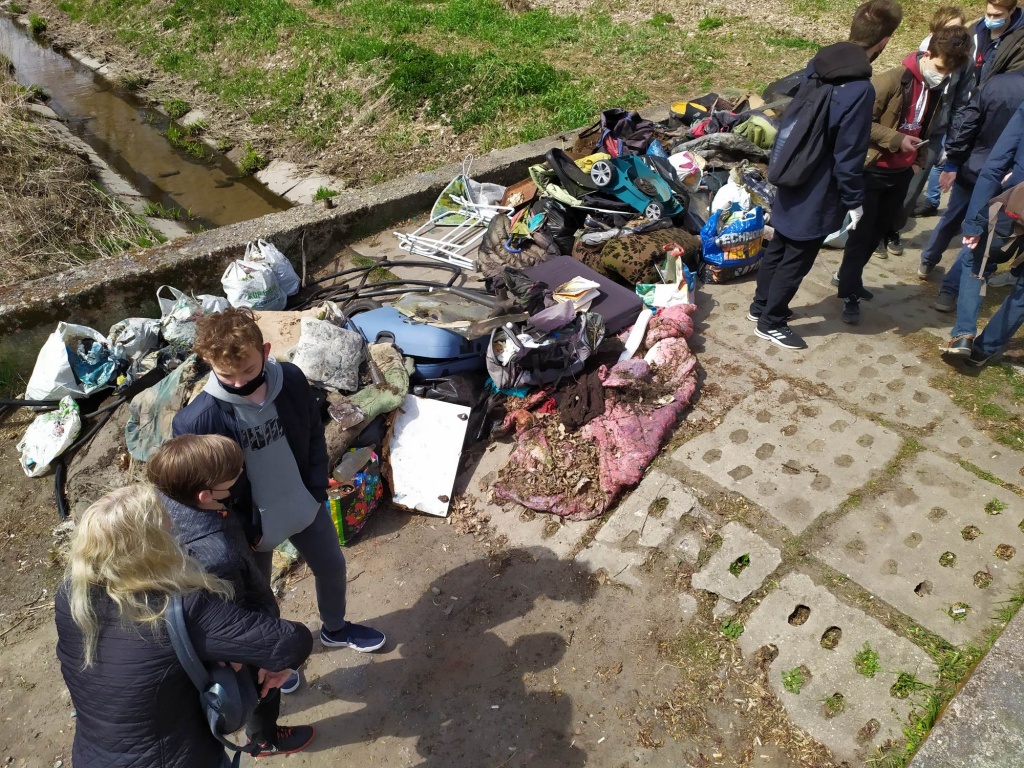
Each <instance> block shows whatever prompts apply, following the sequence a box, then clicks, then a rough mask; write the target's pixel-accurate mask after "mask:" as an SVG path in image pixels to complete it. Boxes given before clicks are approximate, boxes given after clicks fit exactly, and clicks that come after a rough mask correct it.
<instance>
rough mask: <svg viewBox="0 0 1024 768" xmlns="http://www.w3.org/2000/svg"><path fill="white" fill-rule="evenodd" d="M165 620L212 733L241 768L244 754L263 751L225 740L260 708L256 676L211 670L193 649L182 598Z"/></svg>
mask: <svg viewBox="0 0 1024 768" xmlns="http://www.w3.org/2000/svg"><path fill="white" fill-rule="evenodd" d="M165 620H166V622H167V635H168V637H169V638H170V641H171V647H172V648H174V653H175V655H176V656H177V657H178V661H180V662H181V666H182V667H184V668H185V672H186V673H188V676H189V678H190V679H191V680H192V684H193V685H195V687H196V690H197V691H198V692H199V703H200V706H202V708H203V715H204V716H205V718H206V722H207V723H208V724H209V726H210V732H211V733H212V734H213V735H214V736H215V737H216V739H217V741H219V742H220V743H221V744H223V745H224V746H225V747H227V748H228V749H230V750H232V751H233V752H234V753H235V757H234V759H233V760H232V761H231V765H232V768H238V766H239V763H240V762H241V759H242V753H243V752H245V753H246V754H247V755H255V754H256V753H257V752H258V751H259V747H256V746H254V747H252V748H248V747H242V746H239V745H238V744H235V743H233V742H231V741H229V740H228V739H227V738H226V736H225V734H229V733H234V732H235V731H237V730H238V729H239V728H241V727H242V726H244V725H245V723H246V721H247V720H248V719H249V717H250V716H251V715H252V713H253V712H254V711H255V710H256V705H257V704H259V700H260V698H259V692H258V691H257V690H256V683H255V681H254V680H253V676H252V672H251V671H250V670H249V669H248V668H246V667H243V668H242V669H241V670H239V671H237V672H236V671H235V670H234V669H233V668H232V667H230V666H223V667H207V666H206V665H205V664H204V663H203V661H202V659H200V658H199V655H198V654H197V653H196V649H195V646H194V645H192V639H191V638H190V637H189V634H188V627H187V626H185V612H184V608H183V606H182V601H181V595H171V597H170V598H168V600H167V612H166V614H165Z"/></svg>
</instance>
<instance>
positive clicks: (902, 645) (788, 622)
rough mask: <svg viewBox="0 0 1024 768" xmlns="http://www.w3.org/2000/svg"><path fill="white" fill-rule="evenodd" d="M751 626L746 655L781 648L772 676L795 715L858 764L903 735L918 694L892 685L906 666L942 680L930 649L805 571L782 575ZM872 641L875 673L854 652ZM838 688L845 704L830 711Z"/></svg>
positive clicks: (743, 639)
mask: <svg viewBox="0 0 1024 768" xmlns="http://www.w3.org/2000/svg"><path fill="white" fill-rule="evenodd" d="M745 626H746V631H745V632H744V633H743V635H741V636H740V638H739V644H740V648H741V649H742V650H743V653H744V655H746V656H747V657H750V656H751V655H753V654H754V653H755V652H756V651H757V649H758V648H760V647H762V646H765V645H773V646H775V647H776V648H777V649H778V656H777V657H776V658H775V659H774V661H772V663H771V667H770V669H769V672H768V680H769V682H770V684H771V687H772V690H773V691H774V692H775V695H776V696H777V697H778V698H779V701H781V702H782V704H783V706H784V707H785V708H786V712H787V713H788V714H789V716H790V717H791V718H792V719H793V721H794V722H795V723H796V724H797V725H799V726H800V727H801V728H803V729H804V730H806V731H807V732H808V733H809V734H810V735H811V736H813V737H814V738H815V739H817V740H818V741H820V742H821V743H822V744H824V745H825V746H827V747H828V748H829V749H831V750H832V752H833V754H834V755H835V756H836V758H837V759H838V760H847V761H850V764H851V765H853V764H856V765H860V764H862V763H863V761H864V759H865V758H866V757H868V756H869V755H871V754H872V753H874V751H875V749H876V748H877V747H879V746H881V745H882V744H883V743H885V742H886V741H887V740H889V739H894V740H897V741H898V740H900V739H901V738H902V728H903V725H904V722H905V721H906V718H907V716H908V714H909V712H910V709H911V704H912V702H911V701H910V700H909V699H899V698H896V697H894V696H892V695H891V693H890V689H891V688H892V685H893V683H895V682H896V680H897V678H898V676H899V674H900V673H901V672H905V673H908V674H912V675H914V677H916V678H917V679H918V680H920V681H922V682H926V683H934V682H935V665H934V664H933V663H932V661H931V659H930V658H929V657H928V655H927V654H926V653H925V652H924V651H922V650H921V649H920V648H918V647H917V646H916V645H914V644H913V643H911V642H910V641H909V640H906V639H905V638H902V637H900V636H898V635H896V634H895V633H893V632H891V631H889V630H888V629H886V628H885V627H884V626H883V625H882V624H880V623H879V622H878V621H876V620H875V619H873V618H871V617H870V616H868V615H867V614H865V613H864V612H863V611H860V610H857V609H856V608H852V607H850V606H848V605H846V604H845V603H841V602H840V601H839V600H838V599H836V598H835V597H834V596H833V595H832V594H831V593H830V592H829V591H828V590H826V589H824V588H823V587H819V586H816V585H815V584H814V582H812V581H811V580H810V579H809V578H808V577H807V576H805V575H803V574H800V573H793V574H790V575H789V576H787V577H786V578H785V579H783V580H782V582H781V583H780V584H779V588H778V589H776V590H775V591H773V592H771V593H770V594H769V595H768V596H767V597H765V599H764V600H763V601H762V602H761V605H759V606H758V607H757V608H756V609H755V610H754V612H753V613H752V614H751V616H750V618H749V619H748V620H747V622H746V625H745ZM865 643H867V644H869V645H870V647H871V650H873V651H875V652H876V653H877V654H878V666H879V670H878V671H877V672H876V673H875V675H874V677H872V678H868V677H865V676H864V675H862V674H860V673H858V672H857V670H856V668H855V667H854V655H855V654H856V653H857V652H858V651H861V650H863V649H864V647H865ZM800 667H803V668H804V670H805V672H804V675H805V682H804V684H803V686H802V687H801V688H800V692H799V693H793V692H791V691H789V690H786V688H785V687H784V686H783V684H782V675H783V673H784V672H789V671H791V670H794V669H797V668H800ZM807 673H809V674H807ZM837 693H838V694H841V695H842V697H843V705H844V708H843V710H842V711H841V712H838V713H835V714H834V715H833V716H832V717H828V716H827V715H826V705H825V702H824V700H825V699H826V698H827V697H831V696H833V695H834V694H837Z"/></svg>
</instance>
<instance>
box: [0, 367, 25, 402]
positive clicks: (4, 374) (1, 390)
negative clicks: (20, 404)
mask: <svg viewBox="0 0 1024 768" xmlns="http://www.w3.org/2000/svg"><path fill="white" fill-rule="evenodd" d="M27 383H28V382H26V381H25V379H24V378H23V377H22V376H21V375H20V374H19V373H18V370H17V368H15V366H14V364H13V363H11V362H10V361H9V360H8V359H7V358H5V357H0V397H17V396H18V395H20V394H21V393H22V392H24V390H25V385H26V384H27Z"/></svg>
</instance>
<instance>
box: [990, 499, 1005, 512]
mask: <svg viewBox="0 0 1024 768" xmlns="http://www.w3.org/2000/svg"><path fill="white" fill-rule="evenodd" d="M1005 509H1006V504H1005V503H1004V502H1002V501H1000V500H999V499H989V500H988V503H986V504H985V514H988V515H998V514H999V513H1000V512H1002V511H1003V510H1005Z"/></svg>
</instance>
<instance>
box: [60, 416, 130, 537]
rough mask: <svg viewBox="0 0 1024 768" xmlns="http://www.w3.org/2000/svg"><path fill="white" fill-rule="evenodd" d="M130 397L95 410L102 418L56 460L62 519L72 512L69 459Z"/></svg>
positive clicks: (65, 518)
mask: <svg viewBox="0 0 1024 768" xmlns="http://www.w3.org/2000/svg"><path fill="white" fill-rule="evenodd" d="M127 399H128V398H126V397H119V398H118V399H117V400H115V401H114V402H112V403H110V404H109V405H106V406H104V407H103V408H101V409H100V410H98V411H95V412H94V413H93V414H90V415H97V414H98V415H99V416H100V420H99V421H97V422H96V423H95V424H93V425H92V426H91V427H89V431H88V432H86V433H85V434H84V435H81V436H80V437H79V438H78V439H77V440H75V442H74V443H72V444H71V446H70V447H69V448H68V449H67V450H66V451H64V453H62V454H61V455H60V457H59V458H58V459H57V460H56V461H57V466H56V468H55V469H54V472H53V498H54V501H56V503H57V514H58V515H59V516H60V519H61V521H62V522H63V521H64V520H67V519H68V517H69V515H70V514H71V513H70V511H69V509H68V497H67V493H66V492H65V488H64V486H65V483H66V482H67V474H68V465H67V461H68V460H69V459H70V458H71V457H72V456H74V455H75V452H76V451H78V449H79V448H81V447H82V446H84V445H85V444H86V443H88V442H89V441H90V440H92V438H93V437H94V436H95V435H96V433H97V432H99V431H100V430H101V429H103V427H104V425H105V424H106V423H107V422H108V421H109V420H110V417H111V416H113V415H114V411H115V410H117V408H118V406H120V405H123V404H124V403H125V402H126V401H127Z"/></svg>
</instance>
